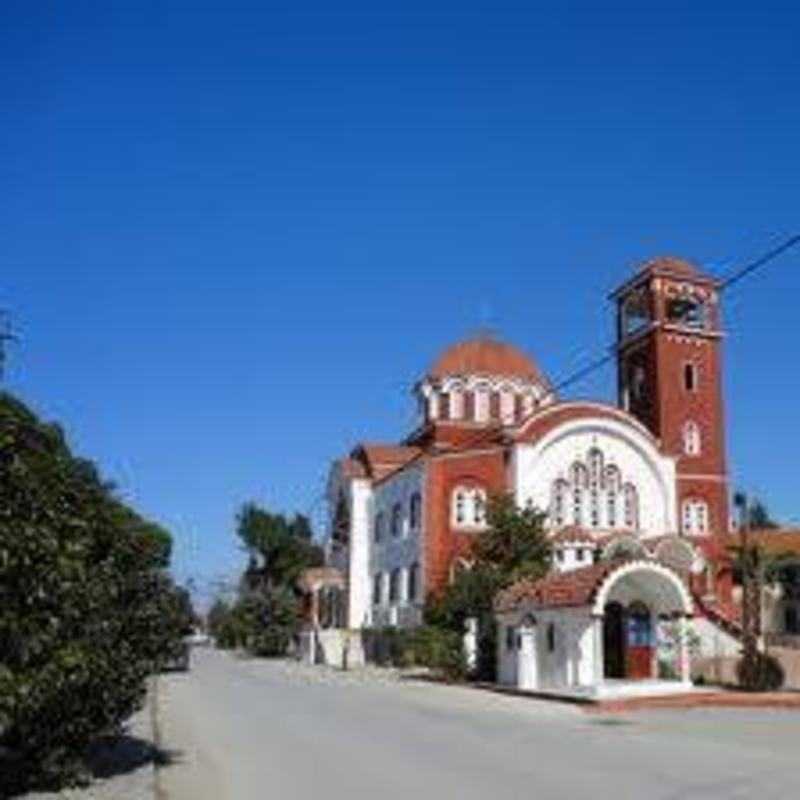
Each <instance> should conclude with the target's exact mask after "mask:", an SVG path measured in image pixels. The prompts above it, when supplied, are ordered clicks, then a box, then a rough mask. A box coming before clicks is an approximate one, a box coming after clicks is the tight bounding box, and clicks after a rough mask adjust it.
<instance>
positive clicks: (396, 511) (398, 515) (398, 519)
mask: <svg viewBox="0 0 800 800" xmlns="http://www.w3.org/2000/svg"><path fill="white" fill-rule="evenodd" d="M402 532H403V507H402V506H401V505H400V503H395V504H394V505H393V506H392V536H400V534H401V533H402Z"/></svg>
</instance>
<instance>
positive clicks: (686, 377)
mask: <svg viewBox="0 0 800 800" xmlns="http://www.w3.org/2000/svg"><path fill="white" fill-rule="evenodd" d="M683 388H684V389H686V391H687V392H695V391H697V364H684V365H683Z"/></svg>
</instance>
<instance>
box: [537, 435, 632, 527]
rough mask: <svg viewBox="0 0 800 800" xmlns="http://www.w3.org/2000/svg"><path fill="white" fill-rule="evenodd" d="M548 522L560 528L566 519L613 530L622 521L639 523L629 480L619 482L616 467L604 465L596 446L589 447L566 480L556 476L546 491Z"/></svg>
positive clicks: (602, 457)
mask: <svg viewBox="0 0 800 800" xmlns="http://www.w3.org/2000/svg"><path fill="white" fill-rule="evenodd" d="M550 492H551V493H550V522H551V524H552V525H553V526H555V527H559V526H561V527H563V526H564V525H566V524H567V522H571V523H572V524H574V525H578V526H581V527H588V528H593V529H601V530H602V529H614V528H619V527H620V526H621V525H622V524H623V521H624V524H625V525H626V526H627V527H629V528H632V529H638V526H639V500H638V495H637V492H636V488H635V487H634V485H633V484H632V483H626V484H625V487H623V485H622V475H621V473H620V470H619V467H617V466H616V465H615V464H608V463H607V458H606V455H605V453H603V451H602V450H600V449H599V448H597V447H593V448H591V449H590V450H589V452H588V453H587V456H586V462H585V463H584V462H581V461H576V462H574V463H573V464H572V466H571V467H570V468H569V473H568V476H567V479H566V480H565V479H564V478H559V479H557V480H556V481H554V482H553V484H552V486H551V490H550Z"/></svg>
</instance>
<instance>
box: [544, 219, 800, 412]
mask: <svg viewBox="0 0 800 800" xmlns="http://www.w3.org/2000/svg"><path fill="white" fill-rule="evenodd" d="M797 244H800V234H796V235H794V236H791V237H790V238H789V239H787V240H786V241H785V242H784V243H783V244H781V245H779V246H778V247H775V248H774V249H772V250H770V251H769V252H767V253H764V255H763V256H760V257H759V258H757V259H756V260H755V261H752V262H750V263H749V264H746V265H745V266H744V267H742V268H741V269H739V270H737V271H736V272H734V273H733V274H731V275H730V276H729V277H727V278H724V279H722V281H721V282H720V284H719V287H718V288H719V291H720V292H722V291H724V290H726V289H729V288H730V287H731V286H733V285H735V284H736V283H738V282H739V281H740V280H742V279H743V278H745V277H747V276H748V275H751V274H752V273H754V272H755V271H756V270H758V269H761V267H763V266H765V265H766V264H768V263H769V262H770V261H773V260H774V259H776V258H777V257H778V256H779V255H781V254H783V253H785V252H786V251H787V250H790V249H791V248H792V247H795V246H796V245H797ZM615 358H616V354H615V345H609V346H608V352H607V353H606V355H604V356H602V357H600V358H598V359H596V360H595V361H593V362H592V363H591V364H587V366H585V367H582V368H581V369H579V370H577V371H576V372H574V373H572V374H570V375H567V377H565V378H563V379H562V380H560V381H558V382H557V383H555V384H554V385H553V387H552V389H551V390H550V392H549V393H548V394H546V395H545V397H544V398H543V399H546V398H549V397H550V396H551V395H553V394H555V392H556V391H558V390H559V389H564V388H565V387H567V386H571V385H572V384H573V383H577V382H578V381H580V380H583V378H585V377H586V376H588V375H591V374H592V373H594V372H596V371H597V370H598V369H600V368H601V367H604V366H605V365H606V364H608V363H609V362H611V361H613V360H614V359H615ZM534 413H535V412H534Z"/></svg>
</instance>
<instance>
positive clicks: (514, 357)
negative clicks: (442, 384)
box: [428, 337, 542, 382]
mask: <svg viewBox="0 0 800 800" xmlns="http://www.w3.org/2000/svg"><path fill="white" fill-rule="evenodd" d="M428 374H429V375H430V376H431V377H432V378H443V377H445V376H446V375H502V376H504V377H507V378H526V379H528V380H534V381H537V382H539V381H542V373H541V372H540V371H539V368H538V367H537V366H536V364H535V363H534V362H533V360H532V359H531V358H529V357H528V356H526V355H525V353H523V352H522V351H521V350H519V349H517V348H516V347H514V346H513V345H510V344H506V343H505V342H499V341H497V340H496V339H489V338H484V337H481V338H475V339H467V340H466V341H463V342H458V343H457V344H454V345H452V347H448V348H447V350H445V351H444V352H443V353H442V354H441V355H440V356H439V358H438V359H437V360H436V361H435V362H434V364H433V366H432V367H431V368H430V370H429V371H428Z"/></svg>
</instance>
